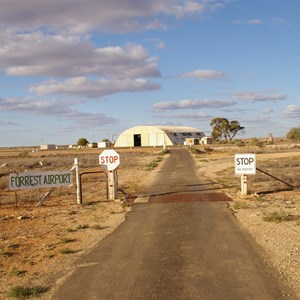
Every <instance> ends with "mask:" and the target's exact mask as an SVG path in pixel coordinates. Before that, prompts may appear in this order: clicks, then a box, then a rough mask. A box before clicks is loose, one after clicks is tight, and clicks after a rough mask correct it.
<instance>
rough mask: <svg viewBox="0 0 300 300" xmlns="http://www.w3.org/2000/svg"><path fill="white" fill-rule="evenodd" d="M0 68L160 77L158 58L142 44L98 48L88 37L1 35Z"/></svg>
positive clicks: (56, 73)
mask: <svg viewBox="0 0 300 300" xmlns="http://www.w3.org/2000/svg"><path fill="white" fill-rule="evenodd" d="M0 69H3V70H4V71H5V72H6V73H7V74H8V75H30V76H36V75H42V76H59V77H67V76H69V77H75V76H81V75H87V74H92V75H98V76H100V77H103V76H105V77H116V78H137V77H158V76H160V72H159V70H158V66H157V59H156V58H155V57H149V55H148V53H147V51H146V50H145V48H143V47H142V46H141V45H138V44H126V45H124V46H114V47H103V48H96V47H95V46H94V45H93V44H92V43H91V41H90V40H89V39H88V38H87V37H79V36H63V35H45V34H43V33H41V32H35V33H31V34H16V35H11V34H6V33H2V34H0Z"/></svg>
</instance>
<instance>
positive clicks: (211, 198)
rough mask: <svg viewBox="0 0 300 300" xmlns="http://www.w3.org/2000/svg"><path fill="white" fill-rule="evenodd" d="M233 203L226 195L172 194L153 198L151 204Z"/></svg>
mask: <svg viewBox="0 0 300 300" xmlns="http://www.w3.org/2000/svg"><path fill="white" fill-rule="evenodd" d="M217 201H231V199H230V198H229V197H228V196H227V195H226V194H224V193H171V194H165V195H157V196H151V197H150V198H149V201H148V202H149V203H188V202H217Z"/></svg>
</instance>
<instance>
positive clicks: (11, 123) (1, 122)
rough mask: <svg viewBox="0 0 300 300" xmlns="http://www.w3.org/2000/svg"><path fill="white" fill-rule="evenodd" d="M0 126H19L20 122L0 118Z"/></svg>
mask: <svg viewBox="0 0 300 300" xmlns="http://www.w3.org/2000/svg"><path fill="white" fill-rule="evenodd" d="M0 126H20V124H18V123H15V122H11V121H3V120H0Z"/></svg>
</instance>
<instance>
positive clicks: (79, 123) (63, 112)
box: [0, 98, 118, 129]
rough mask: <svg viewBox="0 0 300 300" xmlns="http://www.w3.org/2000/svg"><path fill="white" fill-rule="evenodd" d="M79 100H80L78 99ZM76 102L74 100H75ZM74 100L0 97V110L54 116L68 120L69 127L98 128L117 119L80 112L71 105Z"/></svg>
mask: <svg viewBox="0 0 300 300" xmlns="http://www.w3.org/2000/svg"><path fill="white" fill-rule="evenodd" d="M78 102H80V101H78ZM75 103H76V101H75ZM72 104H74V101H72V102H71V101H69V100H62V99H60V100H51V101H50V100H48V101H46V100H36V99H17V98H0V110H1V111H14V112H21V113H28V114H32V115H45V116H55V117H56V118H58V119H61V120H64V121H68V122H69V124H70V125H69V126H70V127H74V128H75V127H78V128H86V129H87V128H99V127H101V126H103V125H106V124H115V123H117V122H118V121H117V120H116V119H114V118H111V117H108V116H106V115H105V114H103V113H98V112H95V113H89V112H81V111H78V110H77V109H75V108H73V107H72Z"/></svg>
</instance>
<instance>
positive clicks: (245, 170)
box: [234, 153, 256, 196]
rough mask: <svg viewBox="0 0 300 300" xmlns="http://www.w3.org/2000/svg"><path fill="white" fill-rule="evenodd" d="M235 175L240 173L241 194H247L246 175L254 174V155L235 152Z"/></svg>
mask: <svg viewBox="0 0 300 300" xmlns="http://www.w3.org/2000/svg"><path fill="white" fill-rule="evenodd" d="M234 164H235V175H241V194H242V195H243V196H244V195H247V193H248V191H247V188H248V187H247V175H255V174H256V155H255V154H253V153H250V154H235V156H234Z"/></svg>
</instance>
